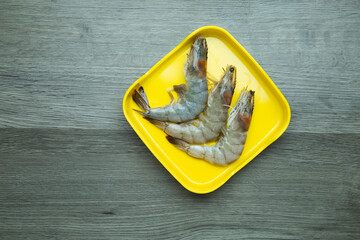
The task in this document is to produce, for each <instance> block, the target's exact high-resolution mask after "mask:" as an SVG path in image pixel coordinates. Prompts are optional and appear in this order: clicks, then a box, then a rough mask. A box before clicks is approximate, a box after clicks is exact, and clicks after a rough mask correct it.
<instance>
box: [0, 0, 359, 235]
mask: <svg viewBox="0 0 360 240" xmlns="http://www.w3.org/2000/svg"><path fill="white" fill-rule="evenodd" d="M205 25H217V26H220V27H222V28H225V29H226V30H227V31H229V32H230V33H231V34H232V35H233V36H234V37H235V38H236V39H237V40H238V41H239V42H240V43H241V44H242V45H243V46H244V47H245V49H247V51H248V52H249V53H250V54H251V55H252V56H253V57H254V59H255V60H256V61H257V62H258V63H259V64H260V65H261V66H262V68H263V69H264V70H265V72H267V73H268V75H269V76H270V78H271V79H272V80H273V81H274V83H275V84H276V85H277V86H278V88H279V89H280V91H281V92H282V93H283V94H284V96H285V97H286V98H287V100H288V102H289V104H290V107H291V110H292V119H291V122H290V125H289V128H288V129H287V131H286V132H285V133H284V135H282V136H281V137H280V138H279V139H278V140H277V141H276V142H275V143H273V144H272V145H270V146H269V147H268V148H267V149H266V150H264V151H263V152H262V153H261V154H260V155H259V156H257V157H256V158H255V159H254V160H253V161H252V162H251V163H250V164H249V165H247V166H246V167H245V168H244V169H242V170H241V171H239V172H238V173H237V174H236V175H234V176H233V177H232V178H231V179H230V180H229V181H228V182H227V183H226V184H225V185H223V186H222V187H221V188H219V189H218V190H216V191H215V192H213V193H210V194H206V195H197V194H194V193H191V192H189V191H188V190H186V189H184V188H183V187H182V186H181V185H180V184H179V183H178V182H177V181H176V180H175V179H174V178H173V177H172V175H170V174H169V173H168V172H167V170H166V169H165V168H164V167H163V166H162V165H161V164H160V163H159V162H158V160H157V159H156V158H155V157H154V156H153V155H152V153H151V152H150V151H149V150H148V149H147V147H146V146H145V145H144V144H143V142H142V141H141V140H140V139H139V137H138V136H137V135H136V133H135V132H134V131H133V130H132V128H131V127H130V125H129V124H128V123H127V121H126V119H125V117H124V115H123V113H122V100H123V96H124V94H125V92H126V90H127V89H128V88H129V87H130V85H131V84H132V83H133V82H134V81H135V80H136V79H138V78H139V77H141V76H142V75H143V74H144V73H146V72H147V71H148V69H150V68H151V67H152V66H153V65H155V64H156V63H157V62H158V61H159V60H160V59H161V58H162V57H163V56H165V55H166V54H167V53H168V52H169V51H171V50H172V49H173V48H174V47H175V46H177V45H178V44H179V43H180V42H181V41H182V40H183V39H184V38H185V37H186V36H187V35H188V34H190V33H191V32H193V31H194V30H196V29H197V28H199V27H201V26H205ZM359 26H360V2H359V1H281V2H263V3H261V2H253V1H240V2H236V1H222V2H217V1H207V2H206V3H205V2H202V1H138V0H132V1H62V0H53V1H23V2H20V1H10V0H9V1H1V2H0V190H1V194H0V238H1V239H360V227H359V222H360V200H359V199H360V168H359V160H360V157H359V156H360V148H359V142H360V121H359V118H360V114H359V113H360V94H359V90H360V72H359V69H360V28H359Z"/></svg>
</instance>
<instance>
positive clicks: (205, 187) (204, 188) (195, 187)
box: [122, 25, 291, 194]
mask: <svg viewBox="0 0 360 240" xmlns="http://www.w3.org/2000/svg"><path fill="white" fill-rule="evenodd" d="M208 30H211V31H218V32H220V33H222V34H224V35H225V36H226V37H228V38H229V39H230V40H231V41H232V43H233V44H235V48H239V49H240V51H241V52H242V53H243V54H244V55H245V56H246V58H248V60H250V61H251V63H253V64H254V65H255V68H256V69H257V70H259V71H260V73H261V75H262V76H263V77H264V78H265V79H266V81H267V82H268V84H270V85H271V87H272V88H273V89H274V90H275V91H276V94H277V96H278V97H280V99H281V103H283V104H282V105H283V106H284V107H285V114H284V115H285V116H286V120H285V122H284V123H283V124H282V125H281V128H280V129H279V130H278V133H277V134H274V135H273V136H271V138H269V139H267V141H266V142H265V143H266V144H262V145H261V147H259V148H258V149H257V151H255V152H254V153H253V154H252V155H251V156H250V157H249V158H248V159H247V160H246V161H244V162H243V163H242V164H239V165H238V166H237V167H236V168H235V169H234V170H233V171H232V172H231V174H227V175H224V176H223V177H222V181H219V182H218V183H216V184H213V185H211V184H192V185H190V184H187V183H185V182H183V180H182V179H181V178H180V176H178V175H177V174H174V173H173V171H172V169H170V168H169V166H168V164H166V163H165V162H164V161H163V160H162V157H160V156H159V155H158V153H157V152H156V151H154V150H153V149H152V146H149V145H148V144H147V142H146V141H144V140H143V138H142V137H141V136H140V129H138V128H137V127H136V126H135V124H134V123H133V122H132V121H130V120H129V115H128V112H127V108H126V106H127V105H126V104H125V103H126V100H127V99H128V97H129V95H130V93H132V91H133V89H135V87H136V86H137V85H138V84H139V82H141V81H142V80H143V79H144V78H145V77H146V76H147V75H149V74H151V73H152V72H153V71H155V69H157V68H158V66H160V65H161V64H162V63H163V62H165V61H166V60H167V59H168V58H169V57H171V56H172V55H173V53H174V52H176V51H177V50H178V49H180V48H181V47H182V46H183V45H184V44H185V43H186V42H187V41H188V40H189V39H191V38H193V37H194V36H196V35H201V32H203V31H208ZM122 105H123V114H124V116H125V118H126V120H127V122H128V123H129V124H130V126H131V127H132V128H133V130H134V131H135V132H136V134H137V135H138V136H139V138H140V139H141V140H142V141H143V143H144V144H145V145H146V146H147V148H148V149H149V150H150V152H151V153H152V154H153V155H154V156H155V157H156V159H157V160H158V161H159V162H160V163H161V164H162V165H163V166H164V167H165V168H166V169H167V171H168V172H169V173H170V174H171V175H172V176H173V177H174V178H175V179H176V180H177V181H178V182H179V183H180V184H181V185H182V186H183V187H184V188H186V189H187V190H189V191H191V192H194V193H198V194H206V193H210V192H213V191H215V190H216V189H218V188H219V187H221V186H222V185H223V184H225V183H226V182H227V181H228V180H229V179H230V178H231V177H232V176H233V175H234V174H235V173H237V172H238V171H239V170H241V169H242V168H243V167H245V166H246V165H247V164H248V163H249V162H250V161H252V160H253V159H254V158H255V157H256V156H257V155H259V154H260V153H261V152H262V151H263V150H264V149H265V148H267V147H268V146H270V145H271V144H272V143H273V142H275V141H276V140H277V139H278V138H279V137H280V136H281V135H283V133H284V132H285V131H286V129H287V128H288V126H289V124H290V120H291V110H290V105H289V103H288V101H287V100H286V98H285V97H284V95H283V94H282V93H281V91H280V90H279V89H278V87H277V86H276V85H275V83H274V82H273V81H272V80H271V78H270V77H269V76H268V75H267V73H266V72H265V71H264V70H263V69H262V67H261V66H260V65H259V64H258V63H257V62H256V60H255V59H254V58H253V57H252V56H251V55H250V54H249V53H248V52H247V51H246V49H245V48H244V47H243V46H242V45H241V44H240V43H239V42H238V41H237V40H236V39H235V38H234V37H233V36H232V35H231V34H230V33H229V32H227V31H226V30H225V29H223V28H221V27H218V26H213V25H208V26H203V27H200V28H198V29H196V30H195V31H193V32H192V33H190V34H189V35H188V36H187V37H186V38H185V39H184V40H182V41H181V42H180V43H179V44H178V45H177V46H176V47H175V48H174V49H172V50H171V51H170V52H169V53H167V54H166V55H165V56H164V57H163V58H162V59H161V60H160V61H158V62H157V63H156V64H155V65H154V66H153V67H151V68H150V69H149V70H148V71H147V72H146V73H145V74H144V75H142V76H141V77H140V78H138V79H137V80H136V81H135V82H134V83H133V84H131V85H130V87H129V88H128V89H127V90H126V92H125V95H124V97H123V104H122ZM189 182H191V181H189ZM199 186H201V187H199Z"/></svg>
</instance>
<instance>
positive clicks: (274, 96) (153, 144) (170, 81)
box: [123, 26, 290, 193]
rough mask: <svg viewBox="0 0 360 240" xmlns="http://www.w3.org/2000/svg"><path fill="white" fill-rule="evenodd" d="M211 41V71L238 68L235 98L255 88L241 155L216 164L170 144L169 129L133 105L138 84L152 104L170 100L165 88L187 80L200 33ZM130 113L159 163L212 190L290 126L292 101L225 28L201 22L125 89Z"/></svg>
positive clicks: (191, 184) (186, 182) (197, 187)
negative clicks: (185, 70)
mask: <svg viewBox="0 0 360 240" xmlns="http://www.w3.org/2000/svg"><path fill="white" fill-rule="evenodd" d="M198 35H201V36H202V37H205V38H206V39H207V43H208V65H207V67H208V72H209V73H210V74H212V75H213V76H215V77H217V78H218V79H220V76H221V74H222V72H223V70H222V68H225V67H226V66H227V65H228V64H232V65H234V66H236V68H237V84H236V89H235V94H234V97H233V100H232V106H233V105H234V104H235V102H236V100H237V98H238V96H239V94H240V90H241V89H242V88H243V87H245V86H248V88H249V89H252V90H254V91H255V107H254V113H253V118H252V121H251V125H250V128H249V132H248V137H247V140H246V144H245V148H244V151H243V153H242V155H241V156H240V158H239V159H238V160H236V161H235V162H233V163H231V164H230V165H228V166H217V165H213V164H211V163H208V162H206V161H204V160H199V159H195V158H192V157H190V156H188V155H187V154H186V153H184V152H182V151H181V150H179V149H177V148H176V147H174V146H173V145H171V144H170V143H169V142H168V141H167V140H166V138H165V136H166V134H165V133H164V132H163V131H162V130H160V129H158V128H157V127H155V126H154V125H152V124H151V123H149V122H148V121H147V120H145V119H143V118H142V116H141V115H140V114H138V113H136V112H135V111H134V110H133V109H139V108H138V107H137V105H136V104H135V103H134V101H133V100H132V97H131V96H132V93H133V92H134V90H135V89H138V88H139V87H140V86H143V87H144V89H145V92H146V94H147V96H148V99H149V103H150V106H151V107H161V106H164V105H165V104H169V102H170V97H169V96H168V94H167V92H166V89H167V88H169V87H171V86H173V85H174V84H181V83H185V78H184V74H183V64H184V61H185V58H186V54H187V53H188V52H189V50H190V46H191V44H192V42H193V41H194V39H195V38H196V36H198ZM123 111H124V115H125V117H126V119H127V120H128V122H129V123H130V125H131V126H132V128H133V129H134V130H135V132H136V133H137V134H138V135H139V137H140V138H141V139H142V141H143V142H144V143H145V145H146V146H147V147H148V148H149V149H150V151H151V152H152V153H153V154H154V155H155V157H156V158H157V159H158V160H159V161H160V162H161V164H162V165H163V166H164V167H165V168H166V169H167V170H168V171H169V172H170V173H171V174H172V175H173V176H174V177H175V178H176V179H177V180H178V181H179V182H180V183H181V184H182V185H183V186H184V187H185V188H186V189H188V190H190V191H192V192H195V193H209V192H211V191H214V190H215V189H217V188H219V187H220V186H221V185H223V184H224V183H225V182H226V181H227V180H228V179H229V178H230V177H231V176H232V175H234V174H235V173H236V172H237V171H239V170H240V169H241V168H243V167H244V166H245V165H246V164H248V163H249V162H250V161H251V160H252V159H253V158H254V157H255V156H257V155H258V154H259V153H260V152H261V151H262V150H263V149H265V148H266V147H267V146H269V145H270V144H271V143H272V142H274V141H275V140H276V139H277V138H278V137H280V136H281V134H282V133H283V132H284V131H285V130H286V128H287V127H288V125H289V122H290V107H289V104H288V102H287V101H286V99H285V98H284V96H283V95H282V94H281V92H280V91H279V89H278V88H277V87H276V86H275V84H274V83H273V82H272V81H271V79H270V78H269V76H268V75H267V74H266V73H265V72H264V70H263V69H262V68H261V67H260V66H259V64H257V62H256V61H255V60H254V59H253V58H252V57H251V55H250V54H249V53H248V52H247V51H246V50H245V49H244V48H243V47H242V46H241V45H240V44H239V43H238V42H237V41H236V40H235V39H234V38H233V37H232V36H231V35H230V34H229V33H228V32H227V31H225V30H224V29H222V28H219V27H215V26H206V27H202V28H199V29H198V30H196V31H194V32H193V33H191V34H190V35H189V36H188V37H187V38H185V39H184V41H182V42H181V43H180V44H179V45H178V46H177V47H175V48H174V49H173V50H172V51H171V52H169V53H168V54H167V55H166V56H165V57H164V58H163V59H161V60H160V61H159V62H158V63H157V64H156V65H155V66H154V67H152V68H151V69H150V70H149V71H148V72H147V73H145V74H144V76H142V77H141V78H139V79H138V80H137V81H135V83H134V84H132V85H131V87H130V88H129V89H128V90H127V92H126V94H125V96H124V100H123Z"/></svg>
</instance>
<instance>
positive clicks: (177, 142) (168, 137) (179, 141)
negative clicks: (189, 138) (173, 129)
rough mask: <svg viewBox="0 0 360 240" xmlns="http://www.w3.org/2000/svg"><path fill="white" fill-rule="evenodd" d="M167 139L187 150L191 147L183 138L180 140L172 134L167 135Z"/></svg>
mask: <svg viewBox="0 0 360 240" xmlns="http://www.w3.org/2000/svg"><path fill="white" fill-rule="evenodd" d="M166 139H167V140H168V141H169V142H170V143H171V144H173V145H174V146H175V147H177V148H179V149H181V150H183V151H185V152H187V150H188V149H189V147H190V144H189V143H187V142H185V141H183V140H180V139H178V138H175V137H172V136H166Z"/></svg>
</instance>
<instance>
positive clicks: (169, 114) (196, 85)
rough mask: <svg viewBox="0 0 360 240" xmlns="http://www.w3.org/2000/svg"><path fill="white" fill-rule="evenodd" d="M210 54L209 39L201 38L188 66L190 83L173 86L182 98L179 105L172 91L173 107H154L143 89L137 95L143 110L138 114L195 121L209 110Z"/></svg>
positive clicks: (187, 76) (164, 119)
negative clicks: (207, 72)
mask: <svg viewBox="0 0 360 240" xmlns="http://www.w3.org/2000/svg"><path fill="white" fill-rule="evenodd" d="M207 51H208V49H207V43H206V39H205V38H202V37H198V38H197V39H196V40H195V42H194V43H193V44H192V46H191V49H190V53H189V54H188V55H187V58H186V61H185V64H184V75H185V80H186V84H181V85H174V86H173V89H172V90H173V91H175V92H176V93H177V94H178V96H179V98H178V100H177V101H176V102H175V100H174V97H173V96H172V94H171V92H170V91H168V93H169V95H170V97H171V103H170V104H169V105H167V106H165V107H158V108H150V106H149V103H148V100H147V97H146V94H145V91H144V89H143V88H142V87H141V88H140V89H139V91H135V92H134V93H133V95H132V98H133V100H134V101H135V103H136V104H137V105H138V106H139V107H140V108H141V109H142V110H143V111H138V110H135V111H137V112H138V113H140V114H141V115H143V116H145V117H147V118H148V119H155V120H159V121H168V122H185V121H189V120H193V119H195V118H196V117H197V116H198V115H199V114H200V113H201V112H202V111H203V110H204V108H205V107H206V103H207V98H208V85H207V78H206V66H207Z"/></svg>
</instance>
